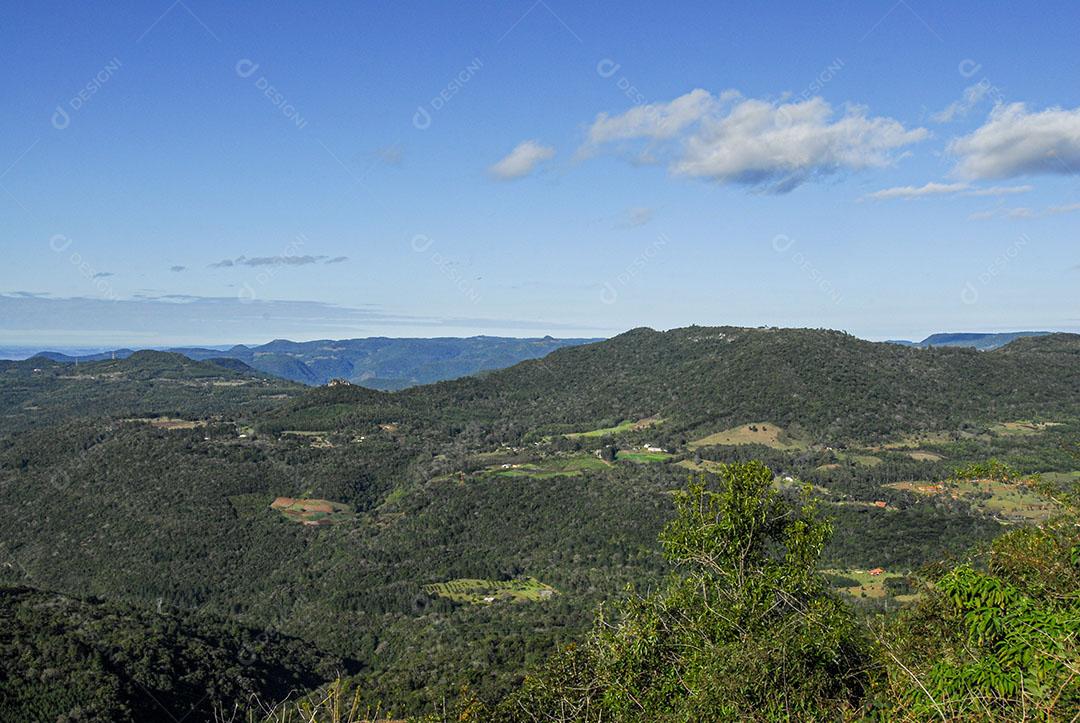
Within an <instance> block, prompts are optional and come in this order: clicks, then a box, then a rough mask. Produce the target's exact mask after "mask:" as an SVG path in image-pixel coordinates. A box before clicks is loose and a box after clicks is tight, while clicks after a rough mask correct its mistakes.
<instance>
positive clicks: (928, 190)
mask: <svg viewBox="0 0 1080 723" xmlns="http://www.w3.org/2000/svg"><path fill="white" fill-rule="evenodd" d="M1031 189H1032V187H1031V186H986V187H984V188H973V187H972V186H971V185H970V184H967V183H936V182H934V181H931V182H930V183H926V184H924V185H922V186H895V187H893V188H883V189H881V190H880V191H874V192H873V193H868V194H867V195H865V196H863V198H869V199H871V200H874V201H885V200H888V199H892V198H903V199H912V198H922V197H924V196H954V195H960V196H1009V195H1013V194H1016V193H1027V192H1028V191H1030V190H1031ZM860 200H862V199H860Z"/></svg>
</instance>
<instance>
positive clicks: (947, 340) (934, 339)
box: [888, 331, 1051, 351]
mask: <svg viewBox="0 0 1080 723" xmlns="http://www.w3.org/2000/svg"><path fill="white" fill-rule="evenodd" d="M1050 333H1051V332H1049V331H1007V332H1003V333H1000V334H969V333H959V334H955V333H946V334H931V335H930V336H928V337H926V338H925V339H923V340H922V341H907V340H905V339H890V340H889V342H888V343H890V344H900V345H901V346H913V347H916V348H919V349H929V348H930V347H933V346H962V347H970V348H972V349H979V350H981V351H989V350H991V349H997V348H999V347H1003V346H1005V345H1006V344H1008V343H1009V342H1011V341H1014V340H1016V339H1020V338H1021V337H1025V336H1046V335H1047V334H1050Z"/></svg>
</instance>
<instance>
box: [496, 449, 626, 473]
mask: <svg viewBox="0 0 1080 723" xmlns="http://www.w3.org/2000/svg"><path fill="white" fill-rule="evenodd" d="M607 468H608V463H607V462H605V461H604V460H602V459H600V458H598V457H595V456H593V455H591V454H582V455H577V456H574V457H551V458H549V459H543V460H539V461H536V462H526V463H524V464H516V465H512V466H510V467H509V468H506V469H504V468H503V467H502V465H499V466H497V467H490V468H489V470H490V471H492V472H494V473H495V474H496V475H498V476H500V477H534V478H538V479H545V478H550V477H572V476H574V475H579V474H581V473H582V472H586V471H589V470H601V469H607Z"/></svg>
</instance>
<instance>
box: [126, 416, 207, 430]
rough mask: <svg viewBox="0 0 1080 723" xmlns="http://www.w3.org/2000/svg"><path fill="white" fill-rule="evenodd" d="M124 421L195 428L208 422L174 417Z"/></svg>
mask: <svg viewBox="0 0 1080 723" xmlns="http://www.w3.org/2000/svg"><path fill="white" fill-rule="evenodd" d="M124 421H125V422H145V423H146V424H149V425H150V426H151V427H154V428H155V429H195V428H196V427H205V426H206V422H204V421H202V420H198V421H192V420H190V419H173V418H172V417H138V418H135V419H125V420H124Z"/></svg>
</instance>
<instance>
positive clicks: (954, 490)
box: [885, 480, 1056, 522]
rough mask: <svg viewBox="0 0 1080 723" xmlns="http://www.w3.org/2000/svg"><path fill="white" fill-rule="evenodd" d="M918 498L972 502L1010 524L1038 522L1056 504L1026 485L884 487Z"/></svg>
mask: <svg viewBox="0 0 1080 723" xmlns="http://www.w3.org/2000/svg"><path fill="white" fill-rule="evenodd" d="M885 486H886V487H892V488H893V489H899V490H907V491H909V492H914V493H915V494H919V495H926V496H934V495H947V496H949V497H952V498H953V499H961V498H969V499H970V500H971V501H972V503H973V504H974V506H975V508H976V509H979V510H982V511H983V512H984V513H985V514H988V515H992V516H994V517H998V518H1001V519H1003V520H1005V521H1009V522H1039V521H1042V520H1045V519H1046V518H1048V517H1050V516H1051V515H1052V514H1054V512H1055V511H1056V508H1055V506H1054V504H1053V503H1052V502H1051V501H1050V500H1048V499H1046V498H1045V497H1042V496H1041V495H1039V494H1038V493H1036V492H1035V491H1034V490H1033V489H1032V488H1031V487H1030V486H1029V485H1027V484H1025V483H1024V482H996V481H992V480H965V481H962V482H954V481H948V482H941V483H936V484H935V483H932V482H918V481H914V482H892V483H890V484H887V485H885Z"/></svg>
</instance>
